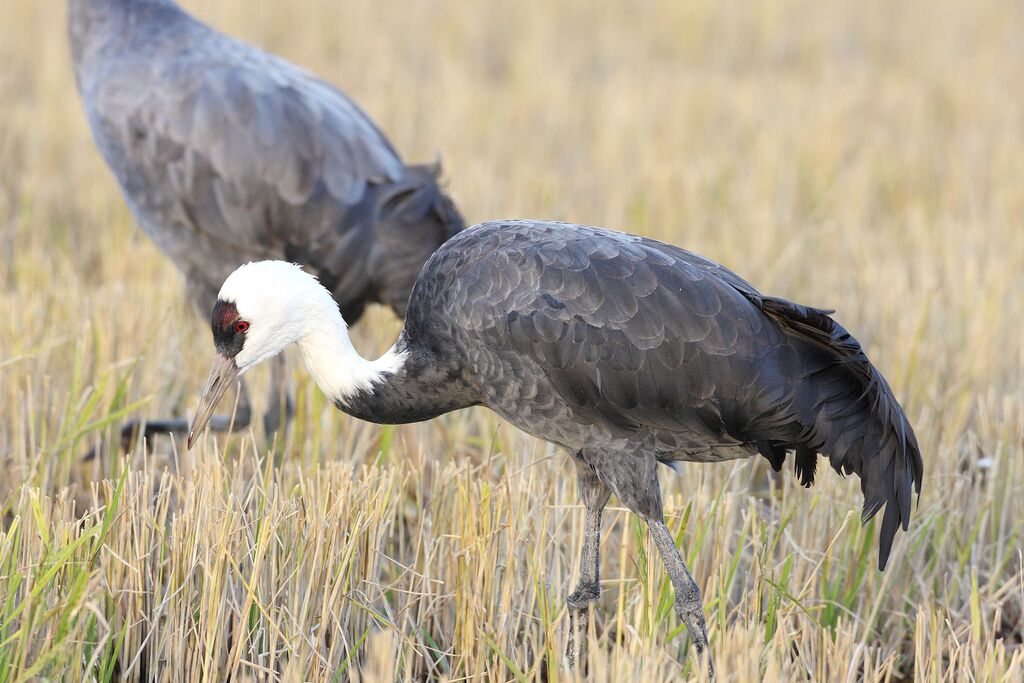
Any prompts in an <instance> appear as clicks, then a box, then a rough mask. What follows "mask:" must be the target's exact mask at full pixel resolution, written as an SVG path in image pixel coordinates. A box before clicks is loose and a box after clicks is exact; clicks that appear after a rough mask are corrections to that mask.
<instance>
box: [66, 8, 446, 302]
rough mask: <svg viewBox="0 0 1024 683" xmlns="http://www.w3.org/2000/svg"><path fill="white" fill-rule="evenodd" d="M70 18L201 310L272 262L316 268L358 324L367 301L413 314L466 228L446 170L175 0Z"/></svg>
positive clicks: (106, 146)
mask: <svg viewBox="0 0 1024 683" xmlns="http://www.w3.org/2000/svg"><path fill="white" fill-rule="evenodd" d="M68 28H69V37H70V41H71V50H72V58H73V62H74V70H75V79H76V82H77V84H78V88H79V91H80V94H81V97H82V102H83V105H84V107H85V112H86V115H87V116H88V119H89V123H90V125H91V127H92V131H93V134H94V137H95V139H96V143H97V145H98V147H99V149H100V151H101V152H102V154H103V157H104V159H106V161H107V163H108V165H109V166H110V168H111V170H112V171H113V172H114V175H115V176H116V177H117V180H118V182H119V183H120V185H121V189H122V190H123V193H124V196H125V199H126V200H127V202H128V205H129V206H130V207H131V210H132V212H133V214H134V215H135V217H136V219H137V220H138V222H139V224H140V225H141V226H142V228H143V230H145V232H146V233H147V234H148V235H149V236H150V237H152V239H153V240H154V241H155V242H156V244H157V245H158V246H159V247H160V249H161V250H163V251H164V253H166V254H167V255H168V256H169V257H170V258H171V260H172V261H173V262H174V263H175V264H176V265H177V266H178V268H179V269H180V270H181V271H182V273H183V274H184V275H185V279H186V282H187V284H188V287H189V290H190V293H191V298H192V300H193V302H194V303H195V304H196V306H197V308H198V309H199V311H200V313H201V314H202V315H203V316H204V317H205V316H207V315H208V314H209V312H210V310H211V309H212V308H213V305H214V303H215V301H216V293H217V290H218V288H219V286H220V283H221V282H223V280H224V279H225V278H226V277H227V275H228V274H230V273H231V272H232V271H233V270H234V269H235V268H236V267H237V266H239V265H241V264H243V263H246V262H248V261H253V260H260V259H284V260H290V261H294V262H297V263H300V264H302V265H304V266H306V267H307V268H308V269H310V270H311V271H312V272H314V273H316V274H317V275H318V276H319V277H320V279H321V281H322V282H323V283H324V284H325V285H327V287H328V288H329V289H330V290H331V291H332V293H333V295H334V297H335V299H336V300H337V302H338V304H339V306H340V307H341V309H342V312H343V314H344V315H345V317H346V319H347V320H349V322H354V321H355V320H356V319H358V318H359V316H360V315H361V313H362V311H363V308H364V306H365V305H366V304H367V303H369V302H381V303H384V304H386V305H388V306H391V307H392V308H393V309H394V310H395V311H396V312H397V313H398V314H399V315H403V314H404V312H405V305H406V302H407V300H408V295H409V291H410V290H411V288H412V284H413V282H414V281H415V278H416V274H417V273H418V272H419V269H420V267H421V266H422V264H423V262H424V261H425V260H426V259H427V257H428V256H430V254H431V253H433V251H434V250H435V249H436V248H437V247H438V246H439V245H440V244H441V243H442V242H444V240H445V239H447V238H448V237H450V236H451V235H452V234H453V233H454V232H456V231H458V230H459V229H461V227H462V220H461V217H460V216H459V214H458V212H457V211H456V209H455V207H454V206H453V204H452V203H451V202H450V201H449V200H448V198H447V197H446V196H445V195H444V194H443V193H442V191H441V190H440V189H439V187H438V184H437V176H438V169H437V168H432V167H427V166H406V165H405V164H403V163H402V160H401V159H400V158H399V156H398V154H397V153H396V152H395V150H394V149H393V148H392V147H391V145H390V144H389V143H388V141H387V139H386V138H385V137H384V135H383V134H382V133H381V132H380V131H379V130H378V129H377V127H376V126H375V125H374V124H373V122H372V121H371V120H370V119H369V118H368V117H367V116H366V115H365V114H364V113H363V112H362V111H361V110H360V109H359V107H358V106H356V105H355V104H354V103H353V102H352V101H351V100H349V99H348V98H347V97H346V96H345V95H344V94H343V93H341V92H340V91H338V90H337V89H335V88H333V87H332V86H331V85H329V84H327V83H325V82H324V81H322V80H319V79H318V78H316V77H314V76H312V75H310V74H309V73H306V72H305V71H303V70H301V69H299V68H297V67H295V66H293V65H292V64H289V63H288V62H286V61H284V60H281V59H279V58H277V57H274V56H273V55H270V54H267V53H265V52H263V51H261V50H258V49H256V48H254V47H251V46H248V45H245V44H243V43H241V42H239V41H236V40H234V39H232V38H230V37H228V36H225V35H223V34H221V33H218V32H217V31H215V30H213V29H211V28H210V27H208V26H206V25H205V24H203V23H201V22H199V21H197V20H196V19H194V18H193V17H191V16H190V15H189V14H187V13H186V12H184V11H183V10H182V9H181V8H179V7H178V6H177V5H176V4H175V3H173V2H171V0H70V2H69V7H68Z"/></svg>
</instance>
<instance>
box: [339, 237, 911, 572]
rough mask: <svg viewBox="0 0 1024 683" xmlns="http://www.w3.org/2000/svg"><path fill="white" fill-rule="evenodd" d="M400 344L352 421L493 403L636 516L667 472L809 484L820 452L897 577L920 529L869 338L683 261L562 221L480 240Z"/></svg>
mask: <svg viewBox="0 0 1024 683" xmlns="http://www.w3.org/2000/svg"><path fill="white" fill-rule="evenodd" d="M398 343H399V348H406V349H407V350H408V351H409V352H410V361H409V363H408V364H407V368H406V369H405V370H404V371H403V372H404V373H405V374H404V376H402V377H396V378H395V381H394V382H388V383H384V384H382V385H381V386H380V387H378V388H377V390H376V391H377V392H379V394H380V395H379V396H362V397H361V400H356V401H353V402H352V403H351V404H350V405H347V406H343V408H344V409H345V410H348V411H349V412H354V413H355V414H358V416H359V417H363V418H365V419H370V420H374V421H378V422H391V421H408V420H416V419H424V418H426V417H431V416H433V415H436V414H439V413H442V412H446V411H448V410H452V409H455V408H458V407H463V406H468V405H477V404H481V405H486V406H488V407H489V408H491V409H492V410H494V411H495V412H496V413H498V414H499V415H501V416H502V417H504V418H505V419H506V420H508V421H509V422H511V423H513V424H515V425H516V426H517V427H519V428H521V429H523V430H524V431H526V432H529V433H531V434H533V435H535V436H538V437H540V438H542V439H546V440H548V441H551V442H553V443H556V444H559V445H561V446H564V447H565V448H567V449H568V450H569V451H571V452H573V453H576V454H579V453H582V454H583V455H582V456H579V457H582V458H583V459H584V460H585V461H586V464H587V465H588V466H589V467H590V468H591V469H592V470H593V471H594V472H595V473H596V475H597V476H598V477H599V478H600V479H601V480H602V481H604V482H605V483H606V484H607V485H608V486H609V487H610V488H611V489H612V491H613V492H614V493H615V494H616V495H618V496H619V497H620V498H622V499H624V500H625V499H630V498H638V497H639V498H642V497H644V496H646V495H647V494H648V491H647V490H646V488H643V489H642V490H638V491H629V490H628V488H629V487H630V486H632V485H634V484H636V481H635V479H636V474H637V473H645V472H653V471H654V467H655V464H656V463H657V462H663V463H673V462H678V461H684V462H685V461H689V462H717V461H721V460H728V459H733V458H739V457H748V456H753V455H757V454H758V453H759V452H760V453H762V454H764V455H765V457H767V458H768V459H769V460H770V461H772V464H773V465H775V466H776V468H778V467H779V466H781V464H782V462H783V461H784V460H785V458H786V454H787V452H790V451H792V452H795V453H796V467H797V471H798V473H799V474H800V476H801V478H802V479H803V481H804V483H806V484H807V485H810V483H812V482H813V478H814V471H815V459H816V458H817V454H818V453H820V454H822V455H824V456H826V457H827V458H828V460H829V463H830V464H831V465H832V467H833V468H834V469H835V470H837V471H839V472H841V473H844V474H854V473H855V474H857V475H859V476H860V477H861V482H862V488H863V491H864V495H865V509H864V514H865V518H867V517H870V516H871V515H873V514H874V513H876V512H877V511H878V510H879V509H880V508H881V507H882V506H885V507H886V512H885V519H884V521H883V525H882V534H881V546H882V548H881V549H882V557H881V563H882V564H883V565H884V562H885V558H886V556H887V555H888V551H889V546H890V544H891V542H892V538H893V535H894V534H895V531H896V528H897V526H900V525H902V526H904V527H905V526H906V523H907V522H908V520H909V518H910V505H911V489H912V487H913V486H915V485H917V486H919V485H920V480H921V475H922V469H923V466H922V462H921V458H920V453H919V451H918V448H917V443H916V440H915V438H914V434H913V430H912V429H911V427H910V425H909V423H908V422H907V419H906V416H905V415H904V413H903V411H902V409H901V408H900V406H899V404H898V403H897V401H896V399H895V398H894V397H893V395H892V392H891V390H890V389H889V387H888V385H887V384H886V382H885V380H884V379H883V378H882V376H881V374H879V373H878V371H877V370H876V369H875V368H874V366H873V365H871V363H870V361H869V360H868V359H867V358H866V356H864V353H863V351H862V349H861V348H860V345H859V344H858V343H857V341H856V339H854V338H853V337H852V336H850V335H849V333H847V332H846V330H845V329H843V328H842V327H841V326H840V325H839V324H838V323H836V322H835V321H834V320H832V319H831V318H830V317H829V316H828V314H827V312H825V311H820V310H817V309H811V308H807V307H804V306H800V305H797V304H793V303H791V302H788V301H785V300H782V299H777V298H773V297H768V296H763V295H761V294H760V293H758V292H757V290H756V289H754V287H753V286H751V285H750V284H749V283H747V282H746V281H744V280H743V279H742V278H740V277H739V276H737V275H736V274H734V273H732V272H731V271H729V270H727V269H725V268H723V267H722V266H719V265H717V264H715V263H713V262H711V261H708V260H706V259H704V258H701V257H700V256H697V255H696V254H693V253H691V252H688V251H685V250H683V249H680V248H678V247H674V246H671V245H668V244H664V243H661V242H657V241H655V240H650V239H645V238H641V237H636V236H632V235H626V234H624V233H619V232H614V231H609V230H601V229H597V228H591V227H586V226H578V225H568V224H562V223H551V222H529V221H509V222H501V223H485V224H482V225H479V226H475V227H473V228H471V229H468V230H466V231H464V232H463V233H461V234H460V235H458V236H457V237H455V238H454V239H452V240H451V241H449V242H448V243H447V244H445V245H444V246H443V247H442V248H441V249H440V250H438V252H437V253H436V254H435V255H434V256H433V257H432V258H431V259H430V260H429V261H428V262H427V265H426V266H425V267H424V269H423V272H422V273H421V274H420V277H419V280H418V281H417V283H416V286H415V288H414V290H413V294H412V297H411V299H410V308H409V312H408V317H407V319H406V324H405V329H404V331H403V333H402V336H401V338H400V339H399V342H398ZM428 397H429V398H428ZM362 401H365V405H364V404H362ZM807 458H811V460H810V461H809V462H807V461H806V459H807ZM645 477H646V475H645V476H644V477H641V478H645ZM642 486H643V487H646V486H647V482H646V481H644V482H642Z"/></svg>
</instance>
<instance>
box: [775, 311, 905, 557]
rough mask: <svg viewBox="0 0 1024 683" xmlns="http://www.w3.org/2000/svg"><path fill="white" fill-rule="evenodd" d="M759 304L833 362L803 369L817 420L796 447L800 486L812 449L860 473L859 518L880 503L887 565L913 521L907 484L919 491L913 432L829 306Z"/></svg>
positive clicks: (841, 468)
mask: <svg viewBox="0 0 1024 683" xmlns="http://www.w3.org/2000/svg"><path fill="white" fill-rule="evenodd" d="M756 303H757V304H758V305H759V306H760V308H761V310H762V311H764V313H765V314H766V315H768V316H769V317H770V318H771V319H772V320H773V321H775V322H776V323H777V324H778V325H779V326H780V327H781V328H782V329H784V330H785V331H786V332H788V333H790V334H792V335H794V336H796V337H798V338H800V339H802V340H804V341H806V342H809V343H810V344H812V345H814V346H816V347H818V348H819V349H821V350H824V351H825V352H826V353H827V358H829V359H830V360H831V361H833V362H829V363H826V364H825V365H824V366H821V365H820V364H819V365H816V366H815V367H813V368H810V369H809V370H808V377H807V379H808V380H810V381H811V382H812V384H813V385H814V386H815V387H816V389H817V394H816V395H815V397H814V399H813V400H814V410H815V411H816V415H817V418H816V419H815V420H814V425H813V427H812V428H811V429H809V430H808V433H807V434H805V435H804V437H805V438H804V439H802V440H803V441H804V444H803V445H796V451H797V470H798V473H799V474H800V477H801V483H803V484H804V485H808V484H809V481H811V480H813V476H814V465H813V461H814V459H815V458H814V456H813V453H812V452H809V449H810V450H813V451H818V452H821V453H822V454H824V455H827V456H828V458H829V461H830V462H831V464H832V467H833V468H835V470H836V471H837V472H839V473H840V474H849V473H851V472H852V473H856V474H857V475H859V476H860V478H861V490H862V491H863V493H864V512H863V515H862V520H863V521H865V522H866V521H867V520H869V519H871V518H872V517H873V516H874V515H875V514H876V513H877V512H878V511H879V510H880V509H881V508H882V507H883V506H884V507H885V514H884V516H883V518H882V529H881V535H880V537H879V556H878V567H879V569H884V568H885V564H886V562H887V561H888V559H889V552H890V550H891V548H892V542H893V538H894V537H895V536H896V530H897V529H898V528H899V527H900V526H902V527H903V530H904V531H906V530H907V526H908V524H909V522H910V513H911V487H913V489H914V491H916V493H917V494H918V495H920V493H921V479H922V477H923V474H924V463H923V461H922V460H921V451H920V449H919V448H918V445H917V438H916V437H915V436H914V430H913V428H912V427H911V426H910V422H909V421H908V420H907V416H906V414H905V413H904V412H903V409H902V408H901V407H900V404H899V402H898V401H897V400H896V397H895V396H894V395H893V393H892V389H890V388H889V384H888V383H887V382H886V381H885V378H884V377H882V375H881V373H880V372H878V369H877V368H875V366H874V365H872V364H871V361H870V360H868V357H867V356H866V355H865V353H864V350H863V349H862V348H861V345H860V343H859V342H858V341H857V340H856V339H855V338H854V337H853V336H852V335H851V334H850V333H849V332H847V331H846V330H845V329H844V328H843V327H842V325H840V324H839V323H837V322H836V321H834V320H833V319H832V318H830V317H829V314H830V313H831V311H825V310H821V309H816V308H809V307H806V306H800V305H798V304H794V303H792V302H789V301H786V300H784V299H776V298H773V297H760V298H759V300H758V301H756ZM851 378H852V379H853V380H854V383H853V384H851V383H850V381H849V380H850V379H851ZM765 446H766V447H765V448H762V449H761V450H762V453H763V452H765V450H768V451H769V452H770V453H771V457H769V460H770V461H771V462H772V465H773V466H775V465H776V463H778V466H779V467H781V460H780V459H779V454H778V453H777V452H775V450H776V449H777V446H775V447H774V448H773V447H772V446H770V445H768V444H765ZM759 447H760V444H759ZM802 451H803V452H802ZM808 455H810V456H811V457H809V458H808ZM801 456H803V457H801ZM784 457H785V455H784V454H783V455H782V458H783V459H784Z"/></svg>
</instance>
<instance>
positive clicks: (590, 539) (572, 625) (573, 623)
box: [565, 458, 611, 668]
mask: <svg viewBox="0 0 1024 683" xmlns="http://www.w3.org/2000/svg"><path fill="white" fill-rule="evenodd" d="M575 462H576V466H577V481H578V482H579V490H580V496H581V497H582V499H583V505H584V507H585V508H586V514H587V518H586V522H585V526H584V535H583V553H582V555H581V557H580V580H579V582H578V583H577V584H576V589H575V590H574V591H573V592H572V593H571V594H570V595H569V598H568V599H567V601H566V602H567V603H568V612H569V642H568V644H567V646H566V651H565V656H566V659H567V661H568V664H569V667H570V668H571V667H573V666H576V665H577V664H578V665H579V666H581V667H585V666H586V663H587V636H588V632H589V626H590V606H591V604H592V603H594V602H595V601H597V599H598V597H599V596H600V594H601V583H600V575H601V558H600V553H599V546H600V543H601V511H602V510H604V506H605V505H607V504H608V498H609V497H610V496H611V491H610V490H609V489H608V487H607V486H605V485H604V484H603V483H602V482H601V480H600V479H598V478H597V475H596V474H595V473H594V471H593V470H592V469H591V468H590V467H589V466H588V465H586V464H585V463H583V462H581V461H580V460H579V459H578V458H575Z"/></svg>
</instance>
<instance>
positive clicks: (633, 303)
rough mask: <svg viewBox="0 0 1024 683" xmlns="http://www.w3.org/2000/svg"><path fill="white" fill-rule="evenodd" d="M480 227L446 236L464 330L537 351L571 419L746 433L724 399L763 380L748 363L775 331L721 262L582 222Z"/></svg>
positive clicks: (728, 436) (727, 438)
mask: <svg viewBox="0 0 1024 683" xmlns="http://www.w3.org/2000/svg"><path fill="white" fill-rule="evenodd" d="M478 230H479V228H474V229H472V230H471V231H470V232H469V233H464V235H465V238H463V237H457V238H455V241H454V243H451V244H450V245H448V246H446V247H445V248H444V251H445V252H448V253H450V252H452V251H454V250H456V249H457V247H458V245H463V244H465V245H466V246H467V247H469V249H468V251H467V252H466V253H460V254H459V258H460V259H463V260H464V261H465V264H464V265H463V266H462V267H461V268H460V276H459V277H458V280H457V281H454V282H449V283H448V286H449V287H451V288H452V290H453V291H452V293H451V294H450V296H451V297H452V299H453V301H452V303H451V304H450V310H451V311H452V314H453V315H456V316H458V317H457V319H458V324H459V325H460V326H461V327H462V328H464V329H467V330H473V331H474V332H475V333H476V334H478V335H479V336H480V337H481V338H482V339H485V340H487V342H488V343H490V344H493V345H495V347H496V348H502V349H505V350H507V351H509V352H512V353H516V354H525V355H528V356H529V357H531V358H533V359H535V360H536V362H537V363H539V364H540V366H541V367H542V368H543V371H544V373H545V375H546V376H547V378H548V379H549V380H550V382H551V384H552V386H554V387H555V389H556V391H557V392H558V393H559V395H560V396H561V398H562V400H564V401H565V402H566V403H567V404H569V405H570V406H571V407H572V408H573V410H574V412H575V413H576V414H577V415H578V416H580V417H581V418H583V419H603V420H607V421H610V422H611V423H613V424H615V425H619V426H621V427H623V428H625V429H635V428H637V427H639V426H649V427H654V428H659V429H666V430H677V431H679V432H680V433H686V434H690V435H693V436H694V437H696V436H698V435H699V436H700V437H701V438H703V439H704V440H705V441H709V442H710V441H717V442H719V443H738V442H746V441H747V439H746V436H745V434H746V432H747V431H748V425H747V424H746V422H747V421H748V420H747V416H746V415H745V414H743V413H741V412H740V411H738V410H736V408H735V406H734V405H733V404H732V403H729V402H726V401H723V398H725V397H738V396H745V395H749V394H750V393H751V392H752V391H753V390H754V388H755V387H757V385H758V384H759V383H763V381H762V380H761V378H760V377H759V371H760V370H759V365H758V362H759V361H760V360H761V359H763V358H765V357H767V356H768V355H769V354H770V353H771V351H772V348H773V345H777V344H779V343H781V342H782V341H783V340H782V339H781V335H780V334H779V333H778V332H777V331H776V330H774V329H773V328H772V327H771V325H770V323H769V321H768V320H767V319H766V318H765V317H764V316H763V315H762V314H761V313H760V312H759V311H758V310H757V308H756V307H755V306H754V305H752V304H751V303H750V301H749V300H748V299H747V298H746V297H744V296H743V294H742V293H741V292H740V291H738V290H737V289H736V288H734V287H732V286H730V285H729V284H727V283H726V282H724V281H723V279H722V278H721V277H718V276H717V275H716V273H717V272H725V273H728V271H725V270H724V269H721V268H720V267H718V266H715V265H714V264H711V263H710V262H704V261H703V260H701V259H696V260H694V261H693V262H691V261H690V260H689V259H688V258H687V256H689V255H688V254H687V253H686V252H683V251H682V250H677V251H678V252H680V253H679V254H672V253H667V252H666V249H669V247H668V245H662V244H660V243H656V242H652V241H648V240H643V239H641V238H635V237H630V236H625V235H622V234H619V233H610V232H599V231H596V230H593V229H589V228H583V227H580V226H569V225H561V224H550V223H508V224H504V225H503V229H501V230H492V231H486V232H482V233H481V232H477V231H478ZM473 233H476V234H475V235H474V237H475V238H476V239H474V240H472V241H471V242H470V241H469V235H470V234H473ZM728 275H729V276H730V277H734V278H736V281H737V282H742V280H740V279H739V278H738V277H736V276H734V275H732V274H731V273H728ZM498 312H500V315H498Z"/></svg>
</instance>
